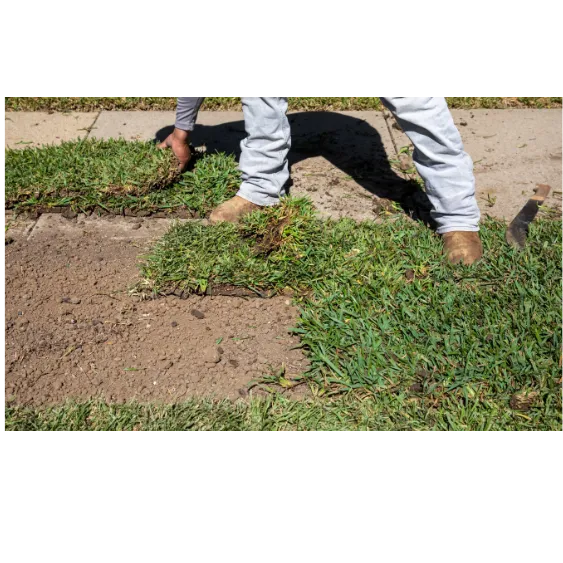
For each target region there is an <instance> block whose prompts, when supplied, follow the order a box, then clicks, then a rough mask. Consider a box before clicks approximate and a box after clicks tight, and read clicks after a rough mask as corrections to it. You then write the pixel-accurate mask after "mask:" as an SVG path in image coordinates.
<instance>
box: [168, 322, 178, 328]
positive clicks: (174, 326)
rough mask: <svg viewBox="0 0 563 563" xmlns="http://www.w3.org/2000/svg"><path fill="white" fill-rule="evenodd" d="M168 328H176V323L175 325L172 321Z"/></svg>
mask: <svg viewBox="0 0 563 563" xmlns="http://www.w3.org/2000/svg"><path fill="white" fill-rule="evenodd" d="M170 326H171V327H172V328H176V327H177V326H178V323H177V322H176V321H172V322H171V323H170Z"/></svg>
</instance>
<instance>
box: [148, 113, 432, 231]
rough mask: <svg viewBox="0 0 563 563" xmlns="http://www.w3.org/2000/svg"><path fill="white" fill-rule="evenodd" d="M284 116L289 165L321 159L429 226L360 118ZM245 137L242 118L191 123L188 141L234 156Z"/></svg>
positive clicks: (415, 192) (412, 185)
mask: <svg viewBox="0 0 563 563" xmlns="http://www.w3.org/2000/svg"><path fill="white" fill-rule="evenodd" d="M288 117H289V122H290V124H291V131H292V149H291V151H290V155H289V163H290V167H292V166H294V165H295V164H297V163H299V162H301V161H303V160H305V159H308V158H313V157H318V156H320V157H323V158H325V159H326V160H327V161H328V162H330V163H331V164H332V165H333V166H335V167H336V168H338V169H340V170H341V171H342V172H343V173H344V174H345V175H347V176H349V177H350V178H352V179H353V180H354V181H355V182H356V183H357V184H359V185H360V186H361V187H362V188H363V189H365V190H366V191H367V192H369V193H370V194H372V195H374V196H376V197H377V198H381V199H386V200H390V201H393V202H397V203H398V204H399V205H400V206H401V208H402V209H403V210H404V212H405V213H406V214H408V215H409V216H411V217H412V218H413V219H416V220H420V221H423V222H424V223H426V224H427V225H429V226H430V227H434V225H433V222H432V220H431V218H430V214H429V211H430V209H431V205H430V202H429V201H428V198H427V197H426V194H425V193H424V192H423V191H422V190H421V189H420V187H419V186H418V184H417V183H416V182H414V181H411V180H406V179H404V178H402V177H401V176H399V175H398V174H397V173H396V172H395V171H394V170H393V168H392V167H391V165H390V163H389V157H388V155H387V154H386V151H385V147H384V145H383V142H382V139H381V136H380V134H379V132H378V131H377V129H375V128H374V127H372V126H371V125H370V124H369V123H367V122H366V121H364V120H362V119H358V118H356V117H352V116H349V115H343V114H340V113H333V112H302V113H295V114H289V116H288ZM173 130H174V126H173V125H171V126H168V127H163V128H162V129H160V130H159V131H158V132H157V133H156V135H155V140H156V141H158V142H160V141H162V140H164V139H165V138H166V137H167V136H168V135H169V134H170V133H171V132H172V131H173ZM245 136H246V132H245V128H244V121H233V122H230V123H224V124H220V125H214V126H206V125H196V128H195V130H194V132H193V133H192V135H191V142H192V144H193V145H194V146H201V145H205V146H206V147H207V151H208V152H215V151H219V152H226V153H228V154H234V155H235V156H236V158H237V159H238V158H239V157H240V143H241V141H242V140H243V139H244V138H245ZM329 189H330V183H329Z"/></svg>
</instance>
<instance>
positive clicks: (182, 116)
mask: <svg viewBox="0 0 563 563" xmlns="http://www.w3.org/2000/svg"><path fill="white" fill-rule="evenodd" d="M203 100H205V98H178V105H177V107H176V129H182V130H183V131H193V130H194V126H195V122H196V119H197V114H198V112H199V108H200V107H201V104H202V103H203Z"/></svg>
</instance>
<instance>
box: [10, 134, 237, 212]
mask: <svg viewBox="0 0 563 563" xmlns="http://www.w3.org/2000/svg"><path fill="white" fill-rule="evenodd" d="M5 179H6V207H7V208H8V209H12V208H13V209H15V210H17V211H49V210H55V211H56V210H60V209H61V208H64V207H69V208H71V209H72V210H73V211H76V212H79V211H80V212H88V211H94V210H100V211H105V212H111V213H117V214H123V213H127V212H130V213H132V214H136V213H139V212H142V213H143V214H150V213H155V212H178V211H181V210H184V211H188V212H189V213H190V214H191V215H194V216H204V215H206V214H207V213H209V212H210V211H211V210H212V209H213V208H214V207H215V206H216V205H218V204H220V203H222V202H223V201H225V200H226V199H228V198H230V197H232V196H233V195H234V194H235V193H236V192H237V190H238V187H239V183H240V179H239V172H238V170H237V164H236V161H235V159H234V157H232V156H226V155H224V154H219V153H217V154H211V155H205V156H203V157H201V158H199V159H197V160H196V162H195V164H194V168H193V170H191V171H188V172H186V173H184V174H182V175H179V174H178V173H177V162H176V158H175V157H174V155H173V153H172V152H171V151H163V150H160V149H158V148H157V147H156V146H155V145H154V143H151V142H129V141H125V140H123V139H119V140H107V141H104V140H95V139H89V140H82V141H72V142H66V143H62V144H61V145H52V146H51V145H50V146H43V147H41V148H26V149H23V150H10V149H7V150H6V172H5Z"/></svg>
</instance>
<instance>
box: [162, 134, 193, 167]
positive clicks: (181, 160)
mask: <svg viewBox="0 0 563 563" xmlns="http://www.w3.org/2000/svg"><path fill="white" fill-rule="evenodd" d="M158 148H159V149H172V152H173V153H174V154H175V155H176V158H177V159H178V170H179V171H180V172H184V171H185V170H186V168H187V167H188V164H189V162H190V160H191V159H192V152H191V151H190V146H189V132H188V131H183V130H182V129H174V132H173V133H170V135H168V137H166V139H164V141H163V142H162V143H160V144H159V145H158Z"/></svg>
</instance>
